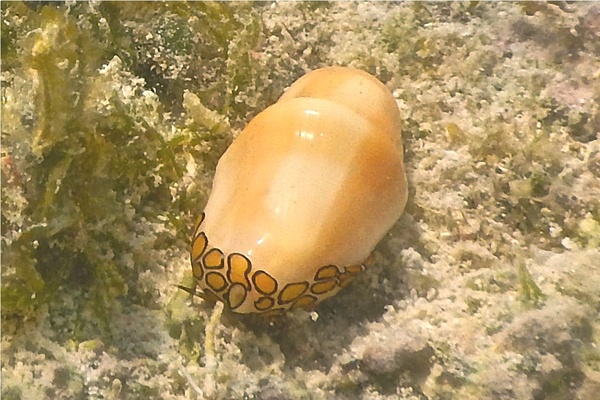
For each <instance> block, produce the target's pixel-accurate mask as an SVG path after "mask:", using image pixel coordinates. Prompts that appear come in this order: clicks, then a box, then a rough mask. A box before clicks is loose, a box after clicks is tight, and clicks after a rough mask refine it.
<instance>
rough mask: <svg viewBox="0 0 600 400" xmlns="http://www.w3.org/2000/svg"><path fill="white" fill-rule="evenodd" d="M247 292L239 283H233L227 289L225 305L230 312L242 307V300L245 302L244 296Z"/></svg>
mask: <svg viewBox="0 0 600 400" xmlns="http://www.w3.org/2000/svg"><path fill="white" fill-rule="evenodd" d="M247 293H248V291H247V290H246V288H245V287H244V285H242V284H241V283H234V284H233V285H231V287H230V288H229V293H227V305H228V306H229V308H231V309H232V310H235V309H236V308H238V307H239V306H241V305H242V303H243V302H244V300H246V294H247Z"/></svg>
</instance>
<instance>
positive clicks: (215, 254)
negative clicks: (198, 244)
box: [204, 249, 223, 269]
mask: <svg viewBox="0 0 600 400" xmlns="http://www.w3.org/2000/svg"><path fill="white" fill-rule="evenodd" d="M204 267H205V268H206V269H220V268H223V252H222V251H221V250H219V249H210V250H209V251H208V252H207V253H206V254H205V255H204Z"/></svg>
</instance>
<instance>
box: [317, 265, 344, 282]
mask: <svg viewBox="0 0 600 400" xmlns="http://www.w3.org/2000/svg"><path fill="white" fill-rule="evenodd" d="M339 274H340V271H339V270H338V267H336V266H335V265H327V266H325V267H321V268H319V270H318V271H317V273H316V274H315V281H321V280H324V279H330V278H335V277H336V276H338V275H339Z"/></svg>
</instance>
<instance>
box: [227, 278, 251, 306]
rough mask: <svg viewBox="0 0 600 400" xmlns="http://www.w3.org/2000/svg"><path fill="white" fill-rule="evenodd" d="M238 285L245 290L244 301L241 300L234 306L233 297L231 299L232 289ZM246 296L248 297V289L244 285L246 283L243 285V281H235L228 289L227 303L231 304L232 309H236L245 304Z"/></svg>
mask: <svg viewBox="0 0 600 400" xmlns="http://www.w3.org/2000/svg"><path fill="white" fill-rule="evenodd" d="M237 286H239V287H241V288H242V290H243V291H244V297H242V301H240V304H238V305H236V306H235V307H233V306H232V305H231V299H230V297H231V291H232V290H233V288H235V287H237ZM246 297H248V290H247V289H246V288H245V287H244V285H242V284H241V283H234V284H232V285H231V286H230V287H229V290H228V291H227V302H226V303H225V304H227V305H228V306H229V308H231V309H232V310H235V309H236V308H238V307H239V306H241V305H242V304H244V301H246Z"/></svg>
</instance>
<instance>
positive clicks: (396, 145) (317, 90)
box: [191, 67, 407, 313]
mask: <svg viewBox="0 0 600 400" xmlns="http://www.w3.org/2000/svg"><path fill="white" fill-rule="evenodd" d="M402 154H403V150H402V138H401V136H400V114H399V111H398V107H397V105H396V102H395V100H394V98H393V96H392V95H391V93H390V92H389V91H388V90H387V88H386V87H385V86H384V85H383V84H382V83H381V82H379V81H378V80H377V79H376V78H374V77H373V76H371V75H369V74H368V73H366V72H363V71H360V70H356V69H352V68H342V67H329V68H323V69H319V70H316V71H312V72H310V73H308V74H306V75H305V76H303V77H302V78H300V79H298V80H297V81H296V82H295V83H294V84H293V85H292V86H291V87H290V88H289V89H288V90H287V91H286V92H285V93H284V94H283V96H281V98H280V99H279V100H278V101H277V102H276V103H275V104H273V105H272V106H270V107H268V108H267V109H266V110H264V111H263V112H261V113H260V114H258V115H257V116H256V117H255V118H254V119H252V120H251V121H250V123H249V124H248V126H247V127H246V128H245V129H244V130H243V131H242V133H241V134H240V135H239V136H238V137H237V138H236V139H235V140H234V141H233V143H232V144H231V146H230V147H229V148H228V149H227V151H226V152H225V153H224V154H223V156H222V157H221V159H220V160H219V163H218V165H217V169H216V173H215V177H214V183H213V188H212V193H211V195H210V198H209V199H208V203H207V204H206V207H205V209H204V212H203V213H202V214H201V216H200V218H199V219H198V222H197V223H196V226H195V229H194V234H193V238H192V246H191V261H192V271H193V275H194V277H195V279H196V281H197V285H198V288H199V289H200V290H201V291H202V292H204V293H205V294H208V295H211V296H214V297H216V298H217V299H219V300H221V301H223V302H224V303H225V304H226V306H228V307H229V308H230V309H231V310H233V311H234V312H237V313H264V312H271V311H277V310H286V309H289V308H292V307H310V306H312V305H315V304H317V303H319V302H320V301H322V300H324V299H326V298H328V297H331V296H333V295H334V294H336V293H337V292H338V291H339V290H340V289H341V288H342V287H344V286H346V285H347V284H348V283H349V282H350V280H351V279H352V278H353V277H354V276H355V275H356V274H357V273H358V272H360V271H362V270H363V269H364V266H363V265H362V263H363V262H364V261H365V259H366V258H367V257H368V256H369V254H370V253H371V252H372V251H373V248H374V247H375V245H376V244H377V243H378V242H379V241H380V240H381V239H382V237H383V236H384V235H385V233H386V232H387V231H388V230H389V229H390V228H391V227H392V225H393V224H394V223H395V222H396V220H397V219H398V218H399V217H400V215H401V214H402V211H403V209H404V206H405V204H406V199H407V183H406V175H405V173H404V165H403V155H402Z"/></svg>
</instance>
